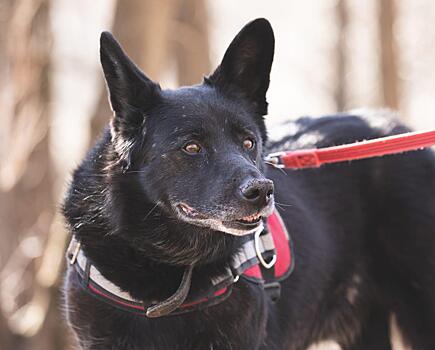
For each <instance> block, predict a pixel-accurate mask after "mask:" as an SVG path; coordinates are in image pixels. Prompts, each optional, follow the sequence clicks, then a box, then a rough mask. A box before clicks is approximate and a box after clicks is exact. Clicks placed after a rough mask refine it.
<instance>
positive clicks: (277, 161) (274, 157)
mask: <svg viewBox="0 0 435 350" xmlns="http://www.w3.org/2000/svg"><path fill="white" fill-rule="evenodd" d="M284 154H285V152H275V153H270V154H268V155H267V156H266V157H264V161H265V162H266V163H268V164H270V165H272V166H274V167H275V168H279V169H283V168H284V167H285V166H284V164H282V163H281V156H283V155H284Z"/></svg>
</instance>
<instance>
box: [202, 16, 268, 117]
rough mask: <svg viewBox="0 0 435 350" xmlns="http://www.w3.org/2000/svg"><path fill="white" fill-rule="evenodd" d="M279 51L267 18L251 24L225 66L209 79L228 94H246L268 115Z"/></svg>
mask: <svg viewBox="0 0 435 350" xmlns="http://www.w3.org/2000/svg"><path fill="white" fill-rule="evenodd" d="M274 49H275V38H274V35H273V30H272V27H271V25H270V23H269V21H267V20H266V19H264V18H259V19H256V20H254V21H252V22H250V23H248V24H247V25H246V26H245V27H244V28H243V29H242V30H241V31H240V32H239V34H237V36H236V37H235V38H234V40H233V41H232V42H231V44H230V46H229V47H228V49H227V51H226V52H225V55H224V58H223V60H222V63H221V64H220V65H219V67H218V68H217V69H216V71H215V72H214V73H213V74H212V75H210V76H209V77H208V78H206V79H205V82H206V83H208V84H212V85H214V86H216V87H218V88H220V89H222V90H223V91H225V92H229V93H231V92H234V93H242V94H243V95H245V96H246V97H248V98H249V99H250V100H252V101H253V102H254V103H256V104H257V107H258V110H259V112H260V113H261V114H263V115H264V114H267V102H266V92H267V89H268V87H269V81H270V69H271V66H272V61H273V54H274Z"/></svg>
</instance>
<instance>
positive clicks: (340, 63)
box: [334, 0, 349, 112]
mask: <svg viewBox="0 0 435 350" xmlns="http://www.w3.org/2000/svg"><path fill="white" fill-rule="evenodd" d="M336 17H337V44H336V55H337V58H336V60H335V61H336V86H335V92H334V99H335V105H336V106H337V111H338V112H341V111H343V110H345V108H346V107H347V106H346V98H347V96H346V69H347V67H346V51H347V49H346V40H347V24H348V17H349V16H348V11H347V0H338V2H337V5H336Z"/></svg>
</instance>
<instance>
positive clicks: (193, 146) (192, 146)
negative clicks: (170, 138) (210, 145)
mask: <svg viewBox="0 0 435 350" xmlns="http://www.w3.org/2000/svg"><path fill="white" fill-rule="evenodd" d="M183 150H184V151H185V152H186V153H189V154H196V153H199V152H201V146H200V145H198V144H197V143H195V142H188V143H187V144H185V145H184V147H183Z"/></svg>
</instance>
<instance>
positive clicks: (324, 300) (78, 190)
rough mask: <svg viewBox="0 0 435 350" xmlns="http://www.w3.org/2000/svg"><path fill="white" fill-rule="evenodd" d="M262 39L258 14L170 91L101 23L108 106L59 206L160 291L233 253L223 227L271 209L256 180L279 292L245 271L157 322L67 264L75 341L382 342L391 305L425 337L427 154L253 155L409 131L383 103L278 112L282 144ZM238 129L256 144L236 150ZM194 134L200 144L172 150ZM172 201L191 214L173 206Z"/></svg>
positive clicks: (82, 232)
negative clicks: (277, 229) (350, 158)
mask: <svg viewBox="0 0 435 350" xmlns="http://www.w3.org/2000/svg"><path fill="white" fill-rule="evenodd" d="M273 50H274V38H273V32H272V29H271V27H270V24H269V23H268V22H267V21H266V20H264V19H258V20H255V21H253V22H251V23H249V24H248V25H247V26H246V27H245V28H244V29H243V30H242V31H241V32H240V33H239V34H238V36H237V37H236V38H235V39H234V41H233V42H232V43H231V45H230V47H229V49H228V51H227V53H226V54H225V56H224V59H223V61H222V64H221V65H220V66H219V68H218V69H217V70H216V71H215V72H214V73H213V74H212V75H211V76H210V77H208V78H206V79H205V81H204V83H203V84H201V85H197V86H191V87H185V88H181V89H178V90H174V91H168V90H162V89H161V88H160V87H159V85H157V84H156V83H154V82H152V81H150V80H149V79H148V78H147V77H146V76H145V75H144V74H143V73H142V72H141V71H140V70H139V69H138V68H137V67H136V66H135V65H134V64H133V63H132V62H131V61H130V60H129V59H128V57H127V56H126V55H125V54H124V52H123V51H122V49H121V48H120V46H119V45H118V44H117V42H116V41H115V40H114V38H113V37H112V36H111V35H110V34H108V33H103V34H102V37H101V62H102V65H103V70H104V74H105V77H106V80H107V86H108V90H109V94H110V101H111V104H112V108H113V110H114V112H115V114H114V117H113V119H112V122H111V127H110V128H107V129H106V130H105V132H104V134H103V136H102V138H101V140H100V141H99V142H98V144H97V145H96V146H94V147H93V148H92V150H91V151H90V152H89V153H88V155H87V156H86V158H85V160H84V161H83V162H82V164H81V165H80V166H79V168H78V169H77V170H76V171H75V173H74V177H73V181H72V183H71V186H70V188H69V191H68V194H67V197H66V200H65V203H64V214H65V217H66V219H67V221H68V224H69V228H70V232H71V234H73V235H75V236H76V237H77V238H78V239H79V240H80V241H81V242H82V245H83V250H84V252H85V254H86V255H87V257H88V258H89V259H91V261H92V262H93V264H95V265H96V266H97V267H98V269H99V270H100V271H101V272H102V273H103V275H104V276H105V277H106V278H107V279H109V280H110V281H112V282H113V283H115V284H117V285H118V286H120V287H121V288H122V289H124V290H126V291H128V292H130V294H131V295H132V296H133V297H135V298H137V299H140V300H143V301H144V302H145V303H148V302H151V301H156V300H163V299H165V298H166V297H168V296H169V295H171V294H172V293H173V292H174V291H175V290H176V288H177V287H178V284H179V282H180V279H181V275H182V271H183V267H184V266H186V265H189V264H192V263H193V264H195V271H196V278H201V276H204V275H207V274H212V273H214V272H215V271H218V270H219V269H220V268H221V267H222V266H223V265H224V264H225V263H226V262H227V261H229V260H230V259H231V257H232V256H233V254H234V253H235V252H236V251H237V249H238V247H239V246H240V244H241V240H242V239H243V238H242V237H241V236H238V235H235V233H241V232H242V231H243V230H247V228H245V227H244V226H243V225H242V224H240V223H239V222H238V221H237V220H238V219H240V218H242V217H246V216H249V215H252V214H255V213H262V214H263V215H267V214H268V213H269V212H270V208H271V206H273V200H272V198H271V184H270V183H269V182H268V180H267V178H268V179H272V180H273V182H274V186H275V199H276V206H277V209H278V210H279V211H280V213H281V214H282V216H283V218H284V220H285V223H286V225H287V227H288V229H289V231H290V233H291V235H292V239H293V241H294V250H295V262H296V266H295V270H294V272H293V274H292V275H291V277H290V278H288V279H287V280H286V281H284V282H283V283H282V295H281V298H280V299H279V301H278V302H276V303H273V302H272V301H271V300H269V298H268V296H267V295H266V294H265V292H264V291H263V290H262V289H261V288H260V287H259V286H256V285H253V284H250V283H248V282H246V281H245V280H243V278H241V279H240V280H239V282H237V283H236V284H235V285H234V290H233V292H232V295H231V296H230V297H229V299H227V300H226V301H224V302H222V303H221V304H219V305H216V306H212V307H209V308H207V309H205V310H203V311H196V312H192V313H189V314H185V315H180V316H166V317H162V318H158V319H147V318H146V317H145V316H143V317H142V316H134V315H132V314H129V313H126V312H124V311H119V310H117V309H114V308H113V307H111V306H109V305H107V304H105V303H103V302H101V301H98V300H96V299H94V298H93V297H92V296H89V295H88V294H86V293H85V292H84V290H83V289H82V287H81V286H79V284H78V282H77V275H76V272H75V271H74V270H73V269H69V271H68V275H67V278H66V285H65V293H66V306H67V310H68V320H69V323H70V325H71V326H72V328H73V329H74V331H75V334H76V335H77V338H78V340H79V343H80V345H81V347H82V348H83V349H237V350H239V349H295V350H296V349H305V348H307V347H308V346H309V345H310V344H311V343H313V342H318V341H321V340H325V339H332V340H335V341H337V342H338V343H339V344H340V345H341V346H342V347H343V349H347V350H356V349H371V350H376V349H390V348H391V347H390V345H389V344H390V342H389V323H390V322H389V321H390V319H391V317H394V318H395V319H396V320H397V324H398V326H399V328H400V329H401V330H402V332H403V334H404V337H405V339H406V340H407V341H408V342H409V343H410V344H411V345H412V346H413V347H414V349H434V348H435V333H434V332H433V330H432V328H433V325H434V324H435V277H434V276H435V258H434V248H435V234H434V232H435V230H434V228H435V227H434V226H435V225H434V220H435V198H434V194H435V182H434V179H435V157H434V155H433V152H432V151H430V150H424V151H417V152H412V153H408V154H403V155H396V156H390V157H384V158H378V159H371V160H364V161H357V162H352V163H342V164H338V165H330V166H324V167H322V168H321V169H314V170H300V171H291V170H285V171H281V170H278V169H275V168H272V167H267V166H266V165H265V164H264V163H263V161H262V157H263V155H264V154H265V152H269V151H277V150H287V149H297V148H304V147H325V146H329V145H338V144H343V143H348V142H353V141H356V140H363V139H370V138H376V137H381V136H385V135H391V134H397V133H401V132H405V131H407V129H406V128H405V127H403V126H402V125H400V124H399V123H397V122H396V121H394V120H393V119H390V118H389V117H388V116H387V117H385V116H383V115H382V114H383V113H375V114H374V115H373V116H367V115H364V114H354V115H335V116H329V117H322V118H308V117H306V118H301V119H299V120H297V121H296V122H293V123H291V124H290V123H289V124H288V129H289V130H293V132H290V131H289V135H288V136H287V137H285V138H284V139H282V140H281V141H279V142H274V143H272V142H270V143H266V130H265V126H264V122H263V115H264V114H266V110H267V103H266V98H265V94H266V91H267V88H268V85H269V73H270V68H271V63H272V58H273ZM246 138H249V139H250V140H252V141H254V147H253V148H252V149H246V148H243V146H242V145H243V140H244V139H246ZM190 142H195V143H197V144H199V146H200V147H201V148H200V151H199V153H194V154H192V153H190V154H189V153H188V152H187V151H186V150H185V149H183V147H185V145H186V144H187V143H190ZM263 147H265V149H263ZM266 176H267V178H266ZM246 186H251V187H252V186H254V187H255V186H256V187H255V191H256V192H255V193H256V194H259V195H258V198H257V199H255V200H251V199H252V198H251V199H247V198H246V197H244V196H243V195H241V192H240V191H241V189H243V188H246ZM265 188H267V195H266V194H264V193H265V192H264V193H263V192H262V191H265ZM264 198H267V199H264ZM263 199H264V200H263ZM183 204H188V205H189V206H190V207H191V208H194V209H195V210H197V212H196V214H195V215H199V216H194V217H185V216H183V213H182V212H181V211H180V205H183ZM205 218H212V219H210V221H207V222H206V221H205V220H206V219H205ZM218 223H221V225H222V227H221V228H222V230H224V231H227V233H225V232H219V231H220V229H219V227H218V226H216V225H218ZM231 233H232V234H231ZM392 315H393V316H392Z"/></svg>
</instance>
